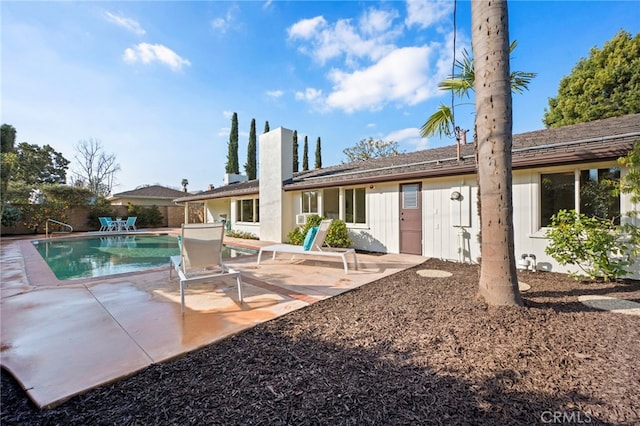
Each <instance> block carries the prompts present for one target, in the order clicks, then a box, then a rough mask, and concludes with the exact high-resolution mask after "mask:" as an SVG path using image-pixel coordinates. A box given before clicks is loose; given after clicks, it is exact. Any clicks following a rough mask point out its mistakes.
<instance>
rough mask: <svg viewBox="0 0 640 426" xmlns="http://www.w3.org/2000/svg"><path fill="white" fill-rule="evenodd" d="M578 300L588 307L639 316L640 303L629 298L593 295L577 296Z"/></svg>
mask: <svg viewBox="0 0 640 426" xmlns="http://www.w3.org/2000/svg"><path fill="white" fill-rule="evenodd" d="M578 300H579V301H580V302H582V303H583V304H584V305H586V306H588V307H590V308H595V309H600V310H603V311H611V312H615V313H617V314H627V315H636V316H640V303H637V302H632V301H631V300H625V299H617V298H615V297H609V296H594V295H586V296H578Z"/></svg>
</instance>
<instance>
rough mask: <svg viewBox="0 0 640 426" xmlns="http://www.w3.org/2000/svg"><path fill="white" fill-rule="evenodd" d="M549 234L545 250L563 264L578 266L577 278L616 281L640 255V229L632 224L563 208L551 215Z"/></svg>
mask: <svg viewBox="0 0 640 426" xmlns="http://www.w3.org/2000/svg"><path fill="white" fill-rule="evenodd" d="M545 237H547V238H549V240H550V241H549V244H548V245H547V247H546V248H545V252H546V253H547V254H548V255H550V256H551V257H553V258H554V259H555V260H556V261H557V262H558V263H560V264H561V265H575V266H577V267H578V268H579V271H578V272H570V275H571V276H572V277H574V278H575V279H583V278H584V277H588V278H589V279H591V280H595V279H598V278H600V279H603V280H605V281H609V280H615V279H618V278H620V277H623V276H625V275H627V274H628V272H629V271H628V269H627V268H628V267H629V266H630V265H632V264H633V263H634V260H635V259H636V258H637V256H638V254H640V248H639V243H640V232H639V230H638V228H637V227H635V226H633V225H631V224H624V225H614V224H613V223H612V222H611V221H609V220H606V219H600V218H597V217H589V216H586V215H584V214H577V213H576V212H575V211H574V210H560V211H559V212H558V213H557V214H555V215H553V217H552V218H551V229H549V230H548V231H547V232H546V234H545Z"/></svg>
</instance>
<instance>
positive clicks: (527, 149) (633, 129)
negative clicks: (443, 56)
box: [284, 114, 640, 191]
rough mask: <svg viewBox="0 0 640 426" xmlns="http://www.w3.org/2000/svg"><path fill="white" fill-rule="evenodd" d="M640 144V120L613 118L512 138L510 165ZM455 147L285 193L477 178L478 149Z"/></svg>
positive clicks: (606, 153)
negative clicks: (467, 176) (473, 175)
mask: <svg viewBox="0 0 640 426" xmlns="http://www.w3.org/2000/svg"><path fill="white" fill-rule="evenodd" d="M636 140H640V114H632V115H626V116H623V117H614V118H608V119H604V120H597V121H592V122H589V123H581V124H576V125H573V126H564V127H558V128H555V129H545V130H537V131H534V132H528V133H521V134H518V135H514V136H513V148H512V165H513V168H514V169H523V168H529V167H535V166H541V165H558V164H569V163H581V162H587V161H593V160H607V159H616V158H619V157H621V156H624V155H626V154H627V153H628V152H629V150H630V148H631V146H632V143H633V142H634V141H636ZM460 154H461V159H458V158H457V147H456V145H450V146H445V147H441V148H434V149H428V150H423V151H416V152H411V153H407V154H400V155H396V156H393V157H385V158H378V159H373V160H367V161H360V162H355V163H348V164H341V165H337V166H332V167H327V168H323V169H316V170H311V171H307V172H302V173H298V174H295V175H294V176H293V178H292V179H291V180H290V181H288V182H286V183H285V185H284V189H285V190H286V191H287V190H288V191H291V190H299V189H310V188H320V187H330V186H339V185H351V184H360V183H370V182H388V181H394V180H403V179H417V178H425V177H437V176H452V175H459V174H466V173H475V170H476V167H475V159H474V146H473V144H472V143H470V144H466V145H462V146H461V152H460Z"/></svg>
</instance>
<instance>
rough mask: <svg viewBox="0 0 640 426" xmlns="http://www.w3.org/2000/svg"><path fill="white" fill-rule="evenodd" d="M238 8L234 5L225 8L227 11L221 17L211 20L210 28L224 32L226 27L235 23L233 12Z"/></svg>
mask: <svg viewBox="0 0 640 426" xmlns="http://www.w3.org/2000/svg"><path fill="white" fill-rule="evenodd" d="M237 10H238V6H237V5H234V6H231V7H230V8H229V9H227V13H226V14H225V16H223V17H218V18H215V19H213V20H212V21H211V28H213V29H214V30H217V31H220V32H221V33H223V34H224V33H226V32H227V30H228V29H230V28H232V27H233V26H235V25H237V23H236V19H235V12H236V11H237Z"/></svg>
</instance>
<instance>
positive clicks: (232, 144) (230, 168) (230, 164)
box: [225, 112, 240, 174]
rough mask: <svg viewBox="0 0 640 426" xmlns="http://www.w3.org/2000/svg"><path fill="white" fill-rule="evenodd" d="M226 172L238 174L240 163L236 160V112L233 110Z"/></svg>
mask: <svg viewBox="0 0 640 426" xmlns="http://www.w3.org/2000/svg"><path fill="white" fill-rule="evenodd" d="M225 172H226V173H233V174H240V164H239V162H238V113H237V112H234V113H233V117H231V132H230V133H229V145H228V152H227V164H226V166H225Z"/></svg>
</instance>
